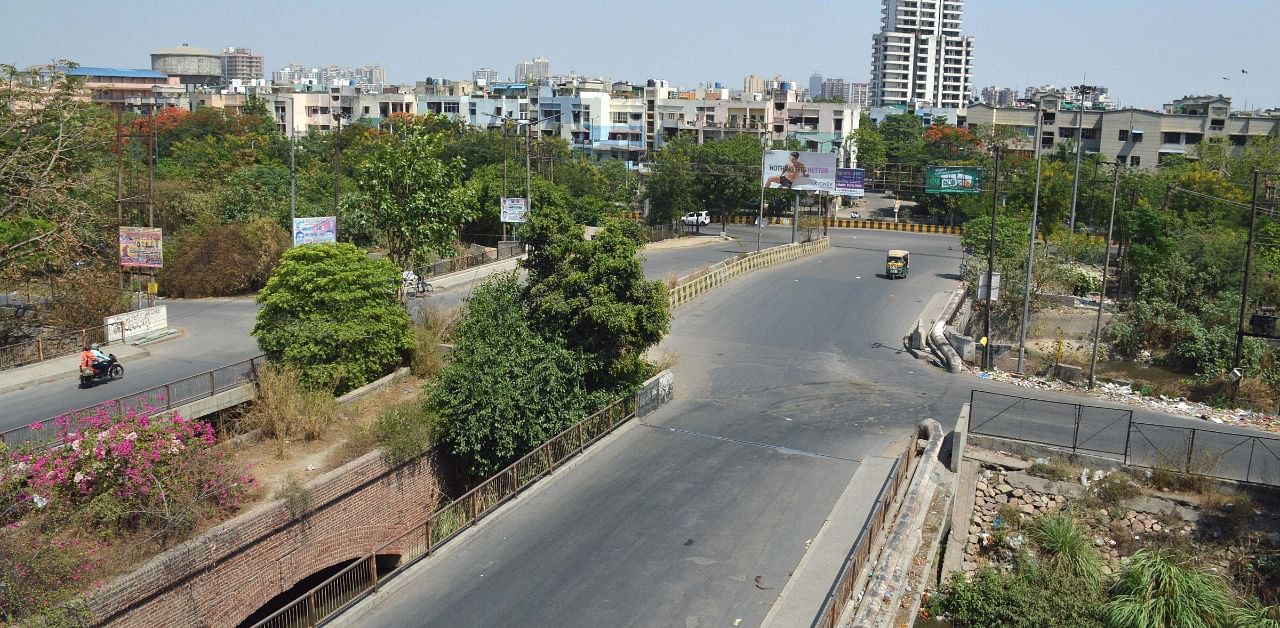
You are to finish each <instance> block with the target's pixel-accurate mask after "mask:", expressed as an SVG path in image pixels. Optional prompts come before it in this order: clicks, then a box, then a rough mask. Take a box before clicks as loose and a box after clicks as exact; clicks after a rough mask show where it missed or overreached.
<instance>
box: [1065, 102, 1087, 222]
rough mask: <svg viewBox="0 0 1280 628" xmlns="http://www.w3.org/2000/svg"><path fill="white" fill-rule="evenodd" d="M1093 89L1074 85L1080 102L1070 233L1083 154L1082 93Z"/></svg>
mask: <svg viewBox="0 0 1280 628" xmlns="http://www.w3.org/2000/svg"><path fill="white" fill-rule="evenodd" d="M1092 91H1093V89H1092V88H1091V87H1090V86H1088V85H1084V84H1083V83H1082V84H1080V85H1079V86H1077V87H1076V92H1077V93H1078V94H1080V104H1079V105H1077V108H1076V175H1075V178H1074V179H1072V181H1071V220H1070V221H1069V222H1068V223H1067V225H1068V230H1069V231H1071V233H1075V232H1076V202H1077V200H1078V199H1079V198H1080V161H1081V159H1082V158H1083V156H1084V94H1085V92H1092Z"/></svg>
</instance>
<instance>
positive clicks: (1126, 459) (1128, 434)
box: [969, 406, 1133, 464]
mask: <svg viewBox="0 0 1280 628" xmlns="http://www.w3.org/2000/svg"><path fill="white" fill-rule="evenodd" d="M969 407H973V406H969ZM1126 427H1127V429H1125V431H1124V463H1125V464H1129V439H1130V438H1131V437H1132V436H1133V410H1129V425H1128V426H1126Z"/></svg>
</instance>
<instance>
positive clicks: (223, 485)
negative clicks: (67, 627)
mask: <svg viewBox="0 0 1280 628" xmlns="http://www.w3.org/2000/svg"><path fill="white" fill-rule="evenodd" d="M31 429H33V430H36V431H38V432H44V431H47V432H49V433H50V434H49V435H50V436H51V438H50V439H46V442H47V441H48V440H52V441H53V442H54V444H55V445H57V446H55V447H52V448H34V447H25V448H19V449H17V450H14V451H9V452H4V453H3V458H4V463H5V464H3V465H0V525H2V526H3V527H0V555H6V556H10V557H13V558H14V559H15V560H13V561H9V562H8V563H7V564H6V566H5V568H3V569H0V623H3V622H4V621H8V620H11V619H13V618H18V617H23V616H26V615H29V614H33V613H47V612H53V611H58V612H61V610H65V608H66V602H67V601H68V600H70V599H73V598H74V597H75V595H76V594H77V593H79V592H81V591H83V590H84V588H85V587H86V586H87V585H89V584H90V582H89V581H90V580H91V579H92V578H93V577H94V576H95V575H96V574H98V573H100V570H99V569H98V561H97V558H96V556H97V555H98V554H99V553H101V552H102V551H103V550H104V549H106V548H111V547H112V546H117V547H118V546H123V545H128V546H129V547H136V546H138V545H142V544H153V545H158V546H160V547H164V546H167V545H169V544H171V543H173V542H176V541H178V540H181V539H182V538H184V537H185V536H187V535H188V534H190V533H191V532H192V531H193V530H195V529H196V527H197V526H199V525H200V524H201V523H202V522H207V521H211V520H216V519H221V518H224V517H225V516H227V515H229V514H231V513H233V512H235V511H236V510H238V509H239V507H240V505H241V504H242V503H243V502H244V500H245V499H246V498H247V497H249V496H250V495H251V494H252V493H253V491H255V490H256V488H257V487H256V483H255V482H254V479H253V477H252V476H250V475H248V473H247V471H246V470H245V469H244V468H242V467H241V466H240V465H237V464H236V463H234V462H233V461H231V460H229V459H228V458H227V455H226V452H225V451H224V450H223V449H221V448H218V447H215V444H216V440H215V438H214V433H213V428H212V427H211V426H210V425H209V424H208V423H204V422H201V421H190V420H186V419H184V418H183V417H181V416H178V415H174V416H172V417H166V418H156V417H153V416H152V412H151V411H150V410H149V409H143V410H139V411H131V412H128V413H126V414H124V415H112V414H109V413H108V412H107V411H106V410H105V409H104V410H102V411H100V412H98V413H97V414H95V415H92V416H89V417H84V418H80V419H77V420H75V421H72V420H71V419H70V418H68V417H62V418H59V419H56V420H54V421H52V422H50V423H43V424H42V423H36V424H33V425H31ZM33 544H34V545H36V546H38V547H41V548H43V549H42V551H39V552H35V551H27V550H28V549H29V548H31V546H32V545H33ZM37 572H38V573H44V574H58V575H59V576H61V577H54V578H40V579H32V578H30V577H29V574H31V573H37Z"/></svg>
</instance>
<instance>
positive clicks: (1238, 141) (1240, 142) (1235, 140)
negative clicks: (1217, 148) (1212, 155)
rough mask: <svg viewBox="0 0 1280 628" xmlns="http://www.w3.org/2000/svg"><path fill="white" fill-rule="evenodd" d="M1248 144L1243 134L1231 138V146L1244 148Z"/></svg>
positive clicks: (1246, 137)
mask: <svg viewBox="0 0 1280 628" xmlns="http://www.w3.org/2000/svg"><path fill="white" fill-rule="evenodd" d="M1248 143H1249V136H1248V135H1245V134H1243V133H1241V134H1237V135H1232V136H1231V145H1232V146H1244V145H1246V144H1248Z"/></svg>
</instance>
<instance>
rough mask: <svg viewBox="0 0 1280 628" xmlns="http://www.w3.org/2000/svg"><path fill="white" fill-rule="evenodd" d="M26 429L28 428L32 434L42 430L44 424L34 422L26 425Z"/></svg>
mask: <svg viewBox="0 0 1280 628" xmlns="http://www.w3.org/2000/svg"><path fill="white" fill-rule="evenodd" d="M27 427H30V428H31V431H33V432H39V431H40V430H42V429H44V423H41V422H40V421H36V422H35V423H32V424H31V425H28V426H27Z"/></svg>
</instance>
